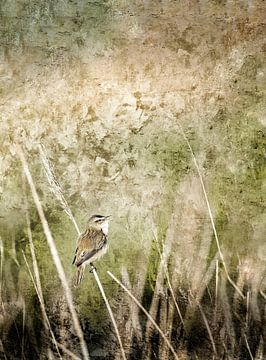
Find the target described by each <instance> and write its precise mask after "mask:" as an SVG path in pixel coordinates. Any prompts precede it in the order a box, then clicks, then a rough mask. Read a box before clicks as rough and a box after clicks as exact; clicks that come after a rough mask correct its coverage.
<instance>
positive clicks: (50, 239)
mask: <svg viewBox="0 0 266 360" xmlns="http://www.w3.org/2000/svg"><path fill="white" fill-rule="evenodd" d="M17 150H18V155H19V157H20V160H21V163H22V167H23V170H24V173H25V175H26V178H27V181H28V184H29V186H30V189H31V193H32V197H33V200H34V203H35V206H36V208H37V211H38V214H39V217H40V220H41V223H42V227H43V230H44V234H45V237H46V240H47V243H48V245H49V248H50V251H51V255H52V259H53V262H54V264H55V266H56V270H57V273H58V276H59V278H60V281H61V284H62V287H63V289H64V293H65V297H66V300H67V303H68V307H69V310H70V313H71V316H72V320H73V327H74V329H75V331H76V334H77V336H78V338H79V341H80V345H81V350H82V353H83V357H84V359H89V358H90V357H89V353H88V349H87V345H86V342H85V340H84V335H83V331H82V329H81V326H80V323H79V319H78V315H77V313H76V310H75V307H74V302H73V297H72V293H71V290H70V288H69V285H68V282H67V278H66V275H65V272H64V268H63V265H62V263H61V260H60V257H59V255H58V252H57V248H56V245H55V242H54V239H53V237H52V234H51V231H50V228H49V225H48V222H47V220H46V217H45V215H44V211H43V208H42V204H41V202H40V199H39V196H38V194H37V191H36V187H35V184H34V182H33V179H32V176H31V173H30V170H29V166H28V163H27V160H26V158H25V155H24V153H23V151H22V149H21V147H19V146H18V147H17Z"/></svg>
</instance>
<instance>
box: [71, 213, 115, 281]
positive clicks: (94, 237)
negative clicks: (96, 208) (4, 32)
mask: <svg viewBox="0 0 266 360" xmlns="http://www.w3.org/2000/svg"><path fill="white" fill-rule="evenodd" d="M109 218H110V216H102V215H93V216H91V217H90V218H89V220H88V223H87V228H86V230H85V231H84V232H83V233H82V234H81V235H80V236H79V238H78V241H77V248H76V253H75V256H74V259H73V264H74V265H75V266H77V275H76V281H75V285H76V286H78V285H79V284H80V282H81V280H82V278H83V275H84V270H85V267H86V265H88V264H91V265H92V263H93V262H95V261H96V260H98V259H99V258H100V257H102V256H103V255H104V254H105V253H106V251H107V249H108V238H107V235H108V222H109Z"/></svg>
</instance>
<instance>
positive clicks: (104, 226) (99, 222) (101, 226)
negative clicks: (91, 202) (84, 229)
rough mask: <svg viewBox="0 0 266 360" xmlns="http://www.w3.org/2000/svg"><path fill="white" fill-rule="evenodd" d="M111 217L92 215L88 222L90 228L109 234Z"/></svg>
mask: <svg viewBox="0 0 266 360" xmlns="http://www.w3.org/2000/svg"><path fill="white" fill-rule="evenodd" d="M110 217H111V215H108V216H103V215H92V216H91V217H90V218H89V220H88V227H93V228H95V229H97V230H102V231H103V233H104V234H105V235H107V233H108V225H109V221H110Z"/></svg>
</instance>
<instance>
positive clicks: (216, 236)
mask: <svg viewBox="0 0 266 360" xmlns="http://www.w3.org/2000/svg"><path fill="white" fill-rule="evenodd" d="M177 125H178V128H179V130H180V132H181V134H182V136H183V138H184V140H185V141H186V143H187V146H188V148H189V151H190V153H191V156H192V159H193V162H194V165H195V167H196V169H197V172H198V175H199V179H200V183H201V187H202V191H203V194H204V198H205V201H206V205H207V209H208V213H209V217H210V221H211V225H212V229H213V233H214V238H215V241H216V246H217V249H218V252H219V256H220V259H221V262H222V264H223V267H224V271H225V274H226V277H227V279H228V281H229V283H230V284H231V285H232V286H233V287H234V288H235V290H236V291H237V292H238V294H239V295H240V296H241V297H242V299H244V298H245V296H244V294H243V293H242V291H241V290H240V289H239V288H238V286H237V285H236V284H235V282H234V281H233V280H232V279H231V277H230V275H229V272H228V269H227V265H226V263H225V260H224V255H223V253H222V250H221V246H220V241H219V238H218V234H217V231H216V226H215V223H214V217H213V214H212V210H211V206H210V202H209V199H208V195H207V192H206V188H205V185H204V181H203V177H202V175H201V171H200V168H199V165H198V162H197V159H196V157H195V154H194V152H193V150H192V147H191V145H190V142H189V140H188V138H187V136H186V134H185V133H184V130H183V128H182V127H181V125H180V124H178V123H177Z"/></svg>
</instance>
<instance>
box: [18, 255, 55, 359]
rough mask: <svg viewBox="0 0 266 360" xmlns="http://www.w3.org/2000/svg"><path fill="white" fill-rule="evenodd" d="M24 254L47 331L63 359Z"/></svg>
mask: <svg viewBox="0 0 266 360" xmlns="http://www.w3.org/2000/svg"><path fill="white" fill-rule="evenodd" d="M22 254H23V257H24V260H25V263H26V266H27V269H28V272H29V275H30V278H31V281H32V283H33V286H34V288H35V291H36V294H37V296H38V299H39V302H40V305H41V311H42V316H43V319H44V326H45V329H46V330H47V331H48V330H49V332H50V334H51V337H52V340H53V343H54V345H55V347H56V351H57V353H58V355H59V358H60V359H62V357H61V355H60V352H59V349H58V346H57V342H56V339H55V336H54V333H53V330H52V328H51V324H50V321H49V318H48V316H47V313H46V310H45V305H44V301H43V298H42V292H40V289H38V284H37V283H36V279H34V277H33V274H32V272H31V270H30V266H29V263H28V260H27V258H26V255H25V253H24V251H23V250H22Z"/></svg>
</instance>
